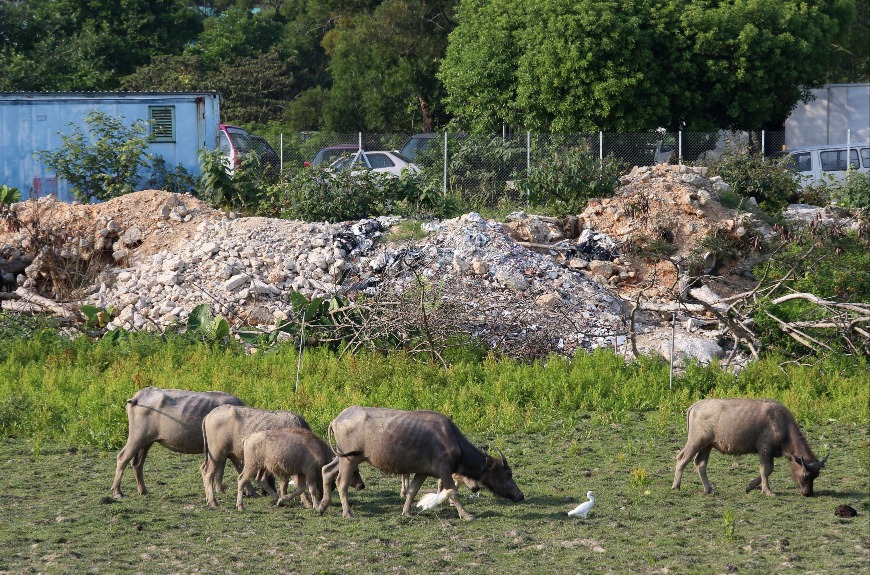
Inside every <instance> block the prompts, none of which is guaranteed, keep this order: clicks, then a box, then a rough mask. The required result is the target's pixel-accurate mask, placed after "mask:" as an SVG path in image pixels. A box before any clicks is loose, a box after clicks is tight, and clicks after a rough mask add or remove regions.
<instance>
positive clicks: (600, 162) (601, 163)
mask: <svg viewBox="0 0 870 575" xmlns="http://www.w3.org/2000/svg"><path fill="white" fill-rule="evenodd" d="M598 168H599V169H604V132H602V131H601V130H599V131H598Z"/></svg>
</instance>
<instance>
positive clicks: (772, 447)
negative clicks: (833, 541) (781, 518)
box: [672, 399, 828, 496]
mask: <svg viewBox="0 0 870 575" xmlns="http://www.w3.org/2000/svg"><path fill="white" fill-rule="evenodd" d="M686 421H687V424H688V428H689V438H688V440H687V441H686V446H685V447H684V448H683V449H682V451H680V453H679V454H677V468H676V473H675V474H674V484H673V486H672V488H673V489H679V488H680V481H681V480H682V477H683V469H684V468H685V467H686V464H688V463H689V461H690V460H691V459H692V458H693V457H694V458H695V465H696V466H697V468H698V475H700V476H701V481H702V482H703V483H704V493H711V492H712V491H713V487H712V486H711V485H710V481H709V480H708V479H707V459H708V458H709V457H710V450H711V449H713V448H714V447H715V448H716V449H717V450H719V451H720V452H721V453H725V454H727V455H745V454H747V453H757V454H758V457H759V459H760V460H761V471H760V473H759V476H758V477H756V478H755V479H753V480H752V481H750V482H749V484H748V485H747V486H746V492H747V493H749V492H750V491H752V490H753V489H755V488H756V487H758V486H759V485H761V491H762V492H763V493H764V494H766V495H773V492H772V491H771V490H770V485H769V484H768V478H769V477H770V474H771V473H772V472H773V458H774V457H787V458H788V459H789V461H790V462H791V475H792V478H794V482H795V483H797V484H798V487H800V490H801V495H806V496H810V495H812V494H813V480H814V479H815V478H816V477H818V476H819V472H820V471H821V470H822V467H824V466H825V461H827V460H828V456H827V455H825V457H824V459H822V460H821V461H819V460H818V459H817V458H816V456H815V455H813V452H812V450H811V449H810V447H809V445H807V441H806V439H804V436H803V434H802V433H801V431H800V429H799V428H798V426H797V423H796V422H795V420H794V416H793V415H792V414H791V412H789V410H788V409H786V408H785V406H783V405H782V404H781V403H777V402H776V401H770V400H767V399H702V400H701V401H698V402H696V403H694V404H692V406H691V407H689V409H688V411H686Z"/></svg>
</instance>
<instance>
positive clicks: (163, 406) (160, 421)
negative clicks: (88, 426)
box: [112, 387, 244, 499]
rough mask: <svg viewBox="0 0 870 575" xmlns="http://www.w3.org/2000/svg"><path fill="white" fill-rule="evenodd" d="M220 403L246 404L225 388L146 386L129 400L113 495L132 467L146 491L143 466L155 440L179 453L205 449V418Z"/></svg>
mask: <svg viewBox="0 0 870 575" xmlns="http://www.w3.org/2000/svg"><path fill="white" fill-rule="evenodd" d="M221 405H244V403H242V400H241V399H239V398H238V397H236V396H234V395H230V394H229V393H224V392H222V391H202V392H200V391H187V390H184V389H159V388H157V387H146V388H145V389H141V390H139V391H138V392H137V393H136V394H135V395H134V396H133V397H132V398H131V399H128V400H127V405H126V409H127V423H128V426H129V431H128V434H127V444H126V445H125V446H124V448H123V449H121V451H120V452H118V464H117V467H116V468H115V481H114V483H112V495H114V497H115V498H118V499H120V498H121V497H122V496H123V494H122V493H121V476H122V475H123V474H124V468H125V467H126V466H127V463H130V467H132V468H133V475H135V476H136V486H137V488H138V490H139V494H140V495H144V494H145V493H147V489H145V479H144V477H143V474H142V467H143V466H144V465H145V457H147V455H148V450H149V449H151V446H152V445H153V444H154V443H160V444H161V445H163V446H164V447H167V448H169V449H171V450H172V451H177V452H178V453H202V449H203V444H202V420H203V418H204V417H205V416H206V415H208V414H209V413H210V412H211V411H212V410H213V409H214V408H216V407H218V406H221Z"/></svg>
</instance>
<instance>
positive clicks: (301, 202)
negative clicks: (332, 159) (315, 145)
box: [271, 167, 391, 222]
mask: <svg viewBox="0 0 870 575" xmlns="http://www.w3.org/2000/svg"><path fill="white" fill-rule="evenodd" d="M390 179H391V178H389V177H388V176H383V175H381V174H378V173H375V172H369V171H364V172H360V173H358V174H352V173H351V172H350V171H349V170H348V171H345V172H341V173H337V174H336V173H332V172H330V171H328V169H327V168H320V167H314V168H312V169H309V170H301V171H299V172H297V173H296V174H295V175H294V176H292V177H291V178H290V180H289V181H287V182H286V183H283V184H278V186H276V189H275V190H274V191H273V192H271V193H273V194H274V195H276V196H277V197H278V198H279V201H280V203H281V204H282V209H281V216H282V217H284V218H288V219H300V220H305V221H309V222H311V221H313V222H324V221H326V222H341V221H347V220H358V219H361V218H366V217H370V216H377V215H381V214H385V213H389V211H390V210H389V208H388V201H387V200H388V192H389V190H388V187H389V185H390V182H389V180H390Z"/></svg>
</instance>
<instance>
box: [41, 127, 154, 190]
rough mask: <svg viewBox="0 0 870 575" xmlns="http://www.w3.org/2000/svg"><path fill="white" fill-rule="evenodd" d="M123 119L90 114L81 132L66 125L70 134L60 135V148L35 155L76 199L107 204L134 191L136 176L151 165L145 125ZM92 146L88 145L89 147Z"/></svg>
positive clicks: (138, 178)
mask: <svg viewBox="0 0 870 575" xmlns="http://www.w3.org/2000/svg"><path fill="white" fill-rule="evenodd" d="M122 120H123V117H118V118H113V117H111V116H109V115H108V114H106V113H104V112H99V111H96V110H95V111H93V112H91V113H90V114H88V115H87V117H86V118H85V123H86V124H87V125H88V132H89V133H88V134H87V135H86V134H85V133H84V132H83V131H82V128H81V127H80V126H78V125H76V124H70V126H71V127H72V134H69V135H66V134H61V141H62V143H61V146H60V147H59V148H58V149H56V150H54V151H50V150H43V151H40V152H37V156H38V157H39V159H40V160H41V161H42V162H44V163H45V164H46V165H47V166H49V167H50V168H52V169H54V170H56V171H57V174H58V176H60V177H61V178H63V179H64V180H66V181H67V182H69V183H70V184H71V185H72V192H73V194H74V195H75V197H76V199H78V200H80V201H82V202H90V201H91V200H93V199H97V200H108V199H111V198H114V197H117V196H120V195H123V194H127V193H129V192H132V191H134V190H135V189H136V186H137V185H138V184H139V181H140V179H141V178H140V175H139V172H140V170H141V169H142V168H146V167H147V166H148V165H149V164H150V162H151V156H150V155H149V154H147V153H146V152H145V149H146V148H147V147H148V136H147V134H148V123H147V122H145V121H142V120H137V121H136V122H133V123H132V124H131V125H129V126H127V125H125V124H124V123H123V121H122ZM91 142H92V143H91Z"/></svg>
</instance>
